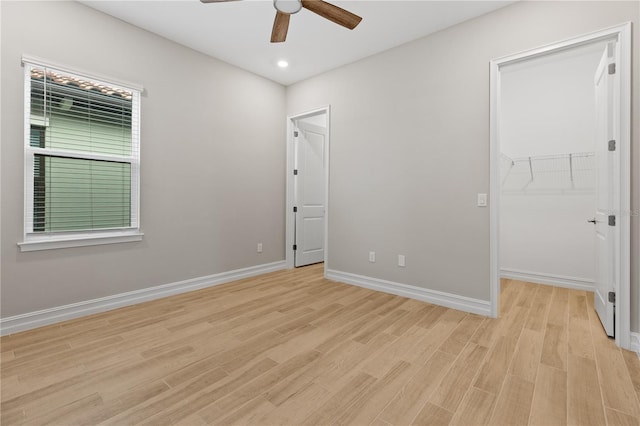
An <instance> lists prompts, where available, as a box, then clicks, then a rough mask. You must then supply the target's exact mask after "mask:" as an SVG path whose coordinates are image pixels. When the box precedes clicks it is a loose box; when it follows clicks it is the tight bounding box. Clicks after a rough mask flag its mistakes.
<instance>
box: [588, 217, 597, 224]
mask: <svg viewBox="0 0 640 426" xmlns="http://www.w3.org/2000/svg"><path fill="white" fill-rule="evenodd" d="M587 222H589V223H593V224H594V225H595V224H596V220H595V218H594V219H591V220H588V221H587Z"/></svg>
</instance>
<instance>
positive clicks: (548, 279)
mask: <svg viewBox="0 0 640 426" xmlns="http://www.w3.org/2000/svg"><path fill="white" fill-rule="evenodd" d="M500 277H501V278H507V279H511V280H518V281H526V282H530V283H535V284H544V285H553V286H556V287H564V288H571V289H574V290H584V291H593V280H591V279H588V278H579V277H568V276H564V275H554V274H547V273H542V272H531V271H522V270H519V269H508V268H501V269H500Z"/></svg>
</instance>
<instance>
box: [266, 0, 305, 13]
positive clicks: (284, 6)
mask: <svg viewBox="0 0 640 426" xmlns="http://www.w3.org/2000/svg"><path fill="white" fill-rule="evenodd" d="M273 7H275V8H276V10H277V11H279V12H282V13H286V14H287V15H293V14H294V13H298V12H300V9H302V1H301V0H273Z"/></svg>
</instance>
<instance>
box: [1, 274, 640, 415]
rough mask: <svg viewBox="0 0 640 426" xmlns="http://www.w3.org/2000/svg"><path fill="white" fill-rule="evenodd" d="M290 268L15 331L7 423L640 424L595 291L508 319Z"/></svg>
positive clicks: (543, 302)
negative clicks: (598, 315)
mask: <svg viewBox="0 0 640 426" xmlns="http://www.w3.org/2000/svg"><path fill="white" fill-rule="evenodd" d="M321 275H322V265H315V266H311V267H306V268H301V269H296V270H293V271H281V272H275V273H271V274H267V275H263V276H260V277H256V278H251V279H245V280H242V281H238V282H235V283H231V284H226V285H222V286H217V287H213V288H210V289H205V290H200V291H196V292H192V293H187V294H182V295H178V296H173V297H170V298H166V299H162V300H157V301H153V302H148V303H144V304H141V305H136V306H130V307H126V308H122V309H118V310H115V311H110V312H106V313H101V314H97V315H93V316H90V317H85V318H81V319H77V320H72V321H68V322H64V323H59V324H55V325H51V326H48V327H43V328H40V329H36V330H31V331H27V332H23V333H18V334H14V335H11V336H6V337H3V338H1V339H0V349H1V360H0V373H1V381H2V383H1V391H2V395H1V418H0V420H1V423H2V425H19V424H27V425H43V424H56V425H94V424H105V425H130V424H140V425H169V424H180V425H194V426H197V425H206V424H220V425H232V424H233V425H284V424H286V425H298V424H305V425H306V424H323V425H324V424H340V425H347V424H351V425H368V424H374V425H387V426H388V425H409V424H415V425H430V424H434V425H485V424H486V425H502V424H504V425H526V424H530V425H611V426H613V425H639V424H640V421H639V419H640V404H639V400H638V398H639V396H640V361H639V360H638V357H637V356H636V354H634V353H631V352H628V351H622V350H620V349H618V348H616V346H615V344H614V342H613V341H612V340H610V339H608V338H607V337H606V336H605V335H604V333H603V331H602V328H601V326H600V324H599V323H598V319H597V318H596V316H595V314H594V311H593V297H592V295H591V294H588V293H586V292H583V291H574V290H567V289H562V288H553V287H547V286H542V285H536V284H531V283H524V282H518V281H511V280H505V281H503V284H502V297H501V312H502V316H501V318H499V319H490V318H484V317H481V316H478V315H473V314H467V313H464V312H460V311H455V310H452V309H447V308H443V307H439V306H434V305H430V304H427V303H422V302H418V301H415V300H411V299H405V298H402V297H398V296H393V295H389V294H384V293H377V292H374V291H370V290H366V289H362V288H359V287H354V286H349V285H345V284H340V283H336V282H332V281H328V280H325V279H323V278H322V276H321Z"/></svg>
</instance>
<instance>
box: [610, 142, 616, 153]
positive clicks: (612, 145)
mask: <svg viewBox="0 0 640 426" xmlns="http://www.w3.org/2000/svg"><path fill="white" fill-rule="evenodd" d="M615 150H616V141H615V140H613V139H611V140H610V141H609V151H615Z"/></svg>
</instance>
